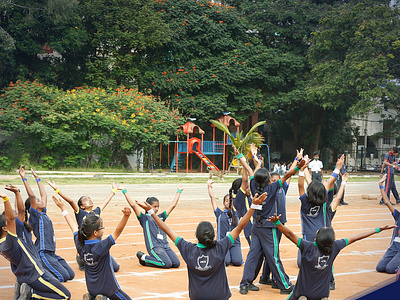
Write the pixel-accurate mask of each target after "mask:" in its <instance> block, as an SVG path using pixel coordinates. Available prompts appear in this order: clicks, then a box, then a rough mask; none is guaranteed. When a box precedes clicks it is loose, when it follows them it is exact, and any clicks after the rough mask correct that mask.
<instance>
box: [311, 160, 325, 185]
mask: <svg viewBox="0 0 400 300" xmlns="http://www.w3.org/2000/svg"><path fill="white" fill-rule="evenodd" d="M308 167H309V168H310V169H311V178H312V180H318V181H320V182H321V181H322V174H321V170H322V169H323V168H324V165H323V164H322V161H320V160H319V159H314V160H313V161H311V162H310V163H309V164H308Z"/></svg>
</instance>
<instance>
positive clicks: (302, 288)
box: [269, 215, 395, 300]
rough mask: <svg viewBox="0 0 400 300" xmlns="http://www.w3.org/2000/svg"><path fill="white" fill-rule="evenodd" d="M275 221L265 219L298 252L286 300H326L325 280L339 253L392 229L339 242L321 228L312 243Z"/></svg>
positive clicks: (330, 230)
mask: <svg viewBox="0 0 400 300" xmlns="http://www.w3.org/2000/svg"><path fill="white" fill-rule="evenodd" d="M279 218H280V216H277V215H274V216H271V217H270V218H269V221H271V222H273V223H274V224H275V226H276V227H277V228H278V229H279V230H280V231H281V232H282V233H283V234H284V235H285V236H286V237H287V238H288V239H289V240H290V241H292V242H293V243H294V244H295V245H297V247H298V248H299V249H300V252H301V265H300V270H299V274H298V276H297V281H296V285H295V287H294V289H293V292H292V293H291V295H290V296H289V298H288V300H297V299H300V297H306V299H325V298H326V299H327V297H329V293H330V287H329V280H330V277H331V272H332V265H333V261H334V260H335V258H336V257H337V255H338V254H339V252H340V251H341V250H342V249H343V248H344V247H346V246H348V245H350V244H352V243H354V242H356V241H358V240H361V239H364V238H366V237H369V236H371V235H373V234H375V233H379V232H381V231H382V230H387V229H391V228H393V227H395V226H388V225H386V226H383V227H377V228H375V229H374V230H371V231H368V232H364V233H360V234H356V235H352V236H350V237H348V238H346V239H341V240H335V232H334V231H333V229H332V228H331V227H322V228H320V229H319V230H318V231H317V233H316V236H315V241H307V240H304V239H301V238H299V237H298V236H296V235H295V234H294V233H293V232H292V231H291V230H290V229H289V228H287V227H286V226H284V225H283V224H282V223H281V222H280V221H279ZM302 299H304V298H302Z"/></svg>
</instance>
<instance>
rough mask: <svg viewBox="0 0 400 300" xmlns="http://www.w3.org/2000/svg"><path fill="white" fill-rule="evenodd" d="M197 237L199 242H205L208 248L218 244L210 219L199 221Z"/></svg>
mask: <svg viewBox="0 0 400 300" xmlns="http://www.w3.org/2000/svg"><path fill="white" fill-rule="evenodd" d="M196 237H197V240H198V241H199V243H201V244H203V245H204V246H206V247H207V248H213V247H215V245H216V244H217V241H216V240H214V238H215V233H214V227H213V226H212V224H211V223H210V222H208V221H203V222H200V223H199V225H198V226H197V229H196Z"/></svg>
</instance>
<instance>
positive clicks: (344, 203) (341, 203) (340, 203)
mask: <svg viewBox="0 0 400 300" xmlns="http://www.w3.org/2000/svg"><path fill="white" fill-rule="evenodd" d="M339 205H349V204H348V203H347V202H344V201H341V202H339Z"/></svg>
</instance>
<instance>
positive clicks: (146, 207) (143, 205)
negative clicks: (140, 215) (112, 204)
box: [135, 200, 152, 212]
mask: <svg viewBox="0 0 400 300" xmlns="http://www.w3.org/2000/svg"><path fill="white" fill-rule="evenodd" d="M135 203H136V204H137V205H139V206H140V207H141V208H143V209H144V210H145V211H146V212H147V211H149V210H150V209H152V207H151V205H150V204H148V203H147V202H146V201H143V202H139V201H137V200H135Z"/></svg>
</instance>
